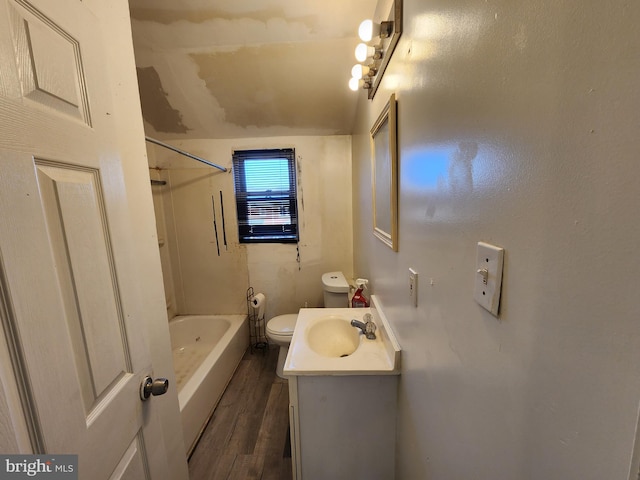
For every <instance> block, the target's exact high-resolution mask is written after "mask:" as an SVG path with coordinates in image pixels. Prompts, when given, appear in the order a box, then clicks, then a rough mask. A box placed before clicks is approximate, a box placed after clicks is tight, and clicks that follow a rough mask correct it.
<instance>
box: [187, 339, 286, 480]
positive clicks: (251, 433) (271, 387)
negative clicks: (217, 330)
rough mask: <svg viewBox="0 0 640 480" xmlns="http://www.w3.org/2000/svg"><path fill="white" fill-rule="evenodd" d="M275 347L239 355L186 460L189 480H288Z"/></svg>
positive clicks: (283, 387)
mask: <svg viewBox="0 0 640 480" xmlns="http://www.w3.org/2000/svg"><path fill="white" fill-rule="evenodd" d="M277 359H278V348H276V347H273V346H272V347H271V348H270V349H269V350H268V352H267V353H261V352H255V353H253V354H251V353H249V351H247V353H246V354H245V355H244V357H243V359H242V361H241V362H240V365H239V366H238V369H237V370H236V373H235V374H234V376H233V378H232V379H231V382H230V383H229V386H228V387H227V389H226V391H225V392H224V394H223V396H222V398H221V400H220V403H219V404H218V406H217V408H216V410H215V412H214V413H213V416H212V417H211V420H210V421H209V424H208V425H207V427H206V428H205V431H204V433H203V434H202V437H201V438H200V441H199V443H198V445H197V446H196V448H195V449H194V451H193V453H192V455H191V458H190V459H189V476H190V480H236V479H237V480H290V479H291V477H292V474H291V451H290V445H289V438H288V426H289V389H288V388H289V387H288V385H287V381H286V380H283V379H281V378H279V377H277V376H276V374H275V371H276V362H277Z"/></svg>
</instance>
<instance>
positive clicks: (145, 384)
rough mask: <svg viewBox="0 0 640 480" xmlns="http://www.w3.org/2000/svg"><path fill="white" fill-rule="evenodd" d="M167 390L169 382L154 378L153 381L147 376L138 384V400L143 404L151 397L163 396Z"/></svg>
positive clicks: (164, 379)
mask: <svg viewBox="0 0 640 480" xmlns="http://www.w3.org/2000/svg"><path fill="white" fill-rule="evenodd" d="M167 390H169V380H167V379H166V378H156V379H155V380H154V379H153V378H151V377H149V376H146V377H144V379H143V380H142V383H141V384H140V400H142V401H143V402H144V401H145V400H146V399H147V398H149V397H150V396H151V395H153V396H154V397H155V396H157V395H164V394H165V393H167Z"/></svg>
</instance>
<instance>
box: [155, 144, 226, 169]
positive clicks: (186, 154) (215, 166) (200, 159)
mask: <svg viewBox="0 0 640 480" xmlns="http://www.w3.org/2000/svg"><path fill="white" fill-rule="evenodd" d="M144 139H145V140H146V141H147V142H151V143H155V144H156V145H160V146H161V147H164V148H168V149H169V150H173V151H174V152H176V153H179V154H180V155H184V156H185V157H189V158H192V159H193V160H197V161H198V162H202V163H206V164H207V165H209V166H210V167H213V168H217V169H218V170H222V171H223V172H226V171H227V169H226V168H225V167H222V166H220V165H216V164H215V163H211V162H209V161H208V160H205V159H204V158H201V157H198V156H197V155H192V154H191V153H189V152H185V151H184V150H180V149H179V148H176V147H172V146H171V145H167V144H166V143H163V142H161V141H160V140H156V139H155V138H151V137H146V136H145V137H144Z"/></svg>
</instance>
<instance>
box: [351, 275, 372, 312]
mask: <svg viewBox="0 0 640 480" xmlns="http://www.w3.org/2000/svg"><path fill="white" fill-rule="evenodd" d="M368 283H369V280H367V279H366V278H358V279H356V287H357V290H356V293H355V294H354V295H353V298H352V299H351V306H352V307H353V308H364V307H368V306H369V300H367V298H366V297H365V296H364V295H363V294H362V291H363V290H364V289H365V288H366V287H367V284H368Z"/></svg>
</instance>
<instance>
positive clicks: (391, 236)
mask: <svg viewBox="0 0 640 480" xmlns="http://www.w3.org/2000/svg"><path fill="white" fill-rule="evenodd" d="M396 137H397V105H396V96H395V94H393V95H391V98H390V99H389V102H388V103H387V104H386V105H385V107H384V109H383V110H382V113H380V116H379V117H378V119H377V120H376V122H375V123H374V125H373V127H372V128H371V159H372V160H371V188H372V199H373V234H374V235H375V236H376V237H377V238H379V239H380V240H382V241H383V242H384V243H385V244H387V245H388V246H389V247H391V249H392V250H393V251H394V252H397V251H398V145H397V140H396Z"/></svg>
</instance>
